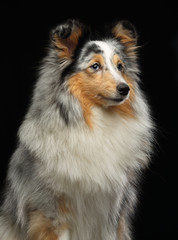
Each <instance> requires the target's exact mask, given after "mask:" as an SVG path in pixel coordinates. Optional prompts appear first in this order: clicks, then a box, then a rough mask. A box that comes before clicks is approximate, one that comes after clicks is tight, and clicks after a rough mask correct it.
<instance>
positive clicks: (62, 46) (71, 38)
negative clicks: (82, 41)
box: [51, 19, 83, 58]
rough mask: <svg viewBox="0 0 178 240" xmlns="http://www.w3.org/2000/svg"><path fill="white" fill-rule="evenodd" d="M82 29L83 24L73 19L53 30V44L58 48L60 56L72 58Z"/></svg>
mask: <svg viewBox="0 0 178 240" xmlns="http://www.w3.org/2000/svg"><path fill="white" fill-rule="evenodd" d="M82 30H83V24H81V23H79V22H78V21H76V20H71V19H69V20H67V22H65V23H64V24H61V25H58V26H57V27H56V28H55V29H53V30H52V32H51V41H52V45H53V46H54V47H55V48H56V49H57V51H58V56H59V57H60V58H71V57H72V56H73V54H74V51H75V49H76V47H77V45H78V41H79V38H80V36H81V35H82Z"/></svg>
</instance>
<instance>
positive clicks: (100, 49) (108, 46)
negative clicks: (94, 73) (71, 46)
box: [86, 40, 116, 58]
mask: <svg viewBox="0 0 178 240" xmlns="http://www.w3.org/2000/svg"><path fill="white" fill-rule="evenodd" d="M86 49H87V54H88V55H89V54H90V53H96V54H97V53H99V54H101V55H103V56H104V57H106V58H110V57H112V56H113V54H114V53H115V52H116V47H115V44H114V42H112V41H109V40H107V41H99V40H96V41H90V42H89V43H88V44H87V46H86Z"/></svg>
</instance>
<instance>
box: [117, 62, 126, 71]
mask: <svg viewBox="0 0 178 240" xmlns="http://www.w3.org/2000/svg"><path fill="white" fill-rule="evenodd" d="M123 68H124V67H123V65H122V63H118V64H117V69H118V70H119V71H120V72H122V70H123Z"/></svg>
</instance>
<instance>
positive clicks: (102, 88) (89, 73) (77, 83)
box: [68, 55, 117, 127]
mask: <svg viewBox="0 0 178 240" xmlns="http://www.w3.org/2000/svg"><path fill="white" fill-rule="evenodd" d="M96 62H97V63H99V64H100V65H101V70H99V71H97V72H95V71H93V70H92V69H91V68H90V66H91V65H92V64H94V63H96ZM103 68H104V59H103V57H102V56H99V55H97V56H95V57H94V58H93V59H92V60H91V61H90V63H89V67H88V68H87V69H85V70H84V71H82V72H79V73H77V74H75V75H73V76H72V77H71V78H70V79H69V82H68V85H69V91H70V92H71V93H72V94H73V96H75V97H76V98H77V99H78V100H79V102H80V104H81V106H82V109H83V114H84V119H85V121H86V123H87V125H88V126H89V127H92V122H91V116H92V111H91V108H92V106H94V105H98V106H102V105H105V103H106V101H107V100H105V99H104V98H107V97H111V96H112V95H113V94H114V93H115V92H116V85H117V83H116V81H115V80H114V79H113V77H112V75H111V74H110V72H109V71H103Z"/></svg>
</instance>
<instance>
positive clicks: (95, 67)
mask: <svg viewBox="0 0 178 240" xmlns="http://www.w3.org/2000/svg"><path fill="white" fill-rule="evenodd" d="M90 68H91V69H92V70H94V71H98V70H100V68H101V66H100V64H99V63H94V64H93V65H91V66H90Z"/></svg>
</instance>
